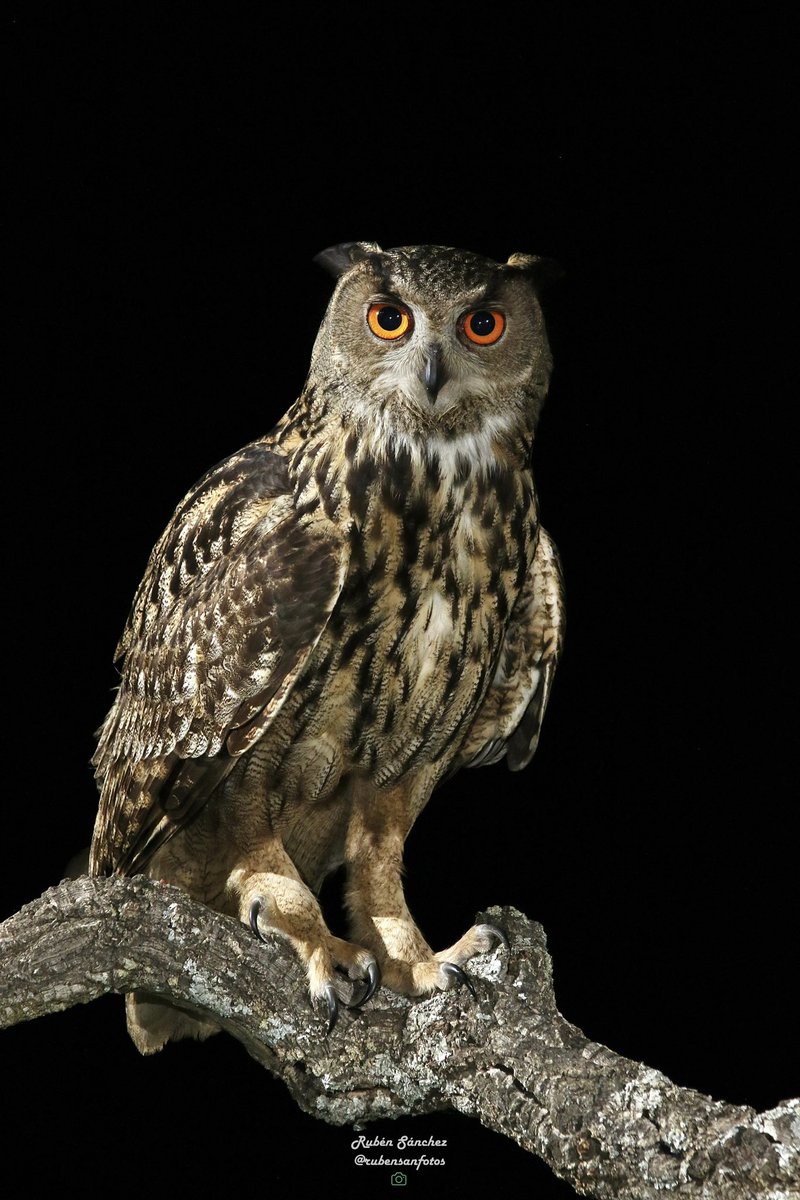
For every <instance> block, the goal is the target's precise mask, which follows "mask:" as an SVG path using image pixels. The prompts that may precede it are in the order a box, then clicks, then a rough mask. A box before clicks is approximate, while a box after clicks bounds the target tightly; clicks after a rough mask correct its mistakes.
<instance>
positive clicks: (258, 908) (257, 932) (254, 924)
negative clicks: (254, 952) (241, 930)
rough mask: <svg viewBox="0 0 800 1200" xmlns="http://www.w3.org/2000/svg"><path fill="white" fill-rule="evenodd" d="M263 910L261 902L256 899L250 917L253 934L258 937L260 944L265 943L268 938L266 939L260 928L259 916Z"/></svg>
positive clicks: (251, 906) (251, 907)
mask: <svg viewBox="0 0 800 1200" xmlns="http://www.w3.org/2000/svg"><path fill="white" fill-rule="evenodd" d="M261 909H262V903H261V900H260V899H258V897H256V899H255V900H254V901H253V903H252V904H251V905H250V916H249V919H250V928H251V929H252V931H253V933H254V934H255V935H256V937H257V938H258V940H259V941H260V942H264V941H266V938H265V937H264V935H263V933H262V932H261V930H260V929H259V928H258V914H259V913H260V912H261Z"/></svg>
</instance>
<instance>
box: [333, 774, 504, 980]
mask: <svg viewBox="0 0 800 1200" xmlns="http://www.w3.org/2000/svg"><path fill="white" fill-rule="evenodd" d="M419 784H420V781H418V785H417V787H414V786H413V785H412V786H411V787H409V786H408V785H399V786H398V787H397V788H394V789H392V790H391V791H383V792H380V793H376V792H375V790H374V789H367V787H366V786H365V785H362V787H361V788H360V789H358V790H357V791H356V792H355V794H354V797H353V805H352V810H351V816H350V824H349V827H348V836H347V844H346V861H347V868H348V886H347V905H348V909H349V912H350V923H351V934H352V937H353V939H354V940H355V941H357V942H359V943H360V944H362V945H365V946H369V947H370V949H372V950H373V951H374V952H375V955H376V956H377V959H378V963H379V964H380V968H381V974H382V978H383V982H384V983H385V984H386V986H387V987H389V988H391V989H392V990H393V991H395V992H401V993H402V994H404V995H407V996H423V995H427V994H429V993H430V992H434V991H437V990H446V989H447V988H451V987H455V986H459V985H461V984H466V985H467V987H469V989H470V991H471V992H472V993H473V995H474V994H475V991H474V988H473V986H472V984H471V982H470V980H469V978H468V977H467V975H465V973H464V971H463V970H462V969H461V968H462V966H463V964H464V963H466V962H467V961H468V960H469V959H470V958H472V957H474V955H476V954H483V953H485V952H486V951H488V950H491V949H493V948H494V947H495V946H496V945H497V943H498V941H502V942H505V941H506V939H505V936H504V935H503V934H502V933H501V931H500V930H498V929H495V928H494V926H492V925H485V924H481V925H473V926H472V928H471V929H469V930H467V932H466V933H465V934H464V936H463V937H462V938H460V939H459V940H458V941H457V942H456V943H455V944H454V945H452V946H450V947H449V948H448V949H447V950H442V951H440V952H439V953H438V954H435V953H434V952H433V950H431V948H430V946H429V945H428V943H427V942H426V941H425V938H424V937H423V936H422V934H421V933H420V931H419V929H418V927H417V924H416V922H415V921H414V918H413V917H412V916H411V913H410V912H409V910H408V906H407V904H406V899H405V894H404V892H403V881H402V869H403V868H402V856H403V846H404V844H405V840H406V837H407V835H408V833H409V831H410V829H411V826H412V824H413V823H414V819H415V817H416V816H417V813H418V812H419V810H420V808H421V807H422V804H424V801H425V800H426V799H427V796H428V795H429V792H430V787H429V786H428V787H427V788H424V789H422V788H420V786H419ZM421 794H422V796H424V798H423V799H422V804H421V803H420V795H421ZM506 944H507V943H506Z"/></svg>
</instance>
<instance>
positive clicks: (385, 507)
mask: <svg viewBox="0 0 800 1200" xmlns="http://www.w3.org/2000/svg"><path fill="white" fill-rule="evenodd" d="M318 261H319V262H320V263H321V265H322V266H324V267H326V268H327V269H328V270H330V271H331V273H332V274H333V275H334V276H335V277H336V279H337V283H336V287H335V289H334V292H333V295H332V298H331V300H330V303H329V306H328V309H327V312H326V314H325V316H324V318H323V321H322V324H321V327H320V330H319V333H318V336H317V339H316V342H315V345H314V348H313V352H312V357H311V365H310V369H309V373H308V378H307V381H306V383H305V386H304V388H303V391H302V394H301V395H300V397H299V399H298V400H296V402H295V403H294V404H293V405H292V406H291V407H290V408H289V410H288V412H287V413H286V415H285V416H284V417H283V418H282V419H281V420H280V421H279V422H278V424H277V425H276V427H275V428H274V429H273V430H272V432H271V433H269V434H267V435H266V436H265V437H262V438H260V439H258V440H257V441H255V442H253V443H251V444H250V445H248V446H246V447H245V448H244V449H243V450H241V451H239V452H238V453H237V454H234V455H232V456H231V457H230V458H228V459H226V460H225V461H224V462H222V463H220V464H219V465H218V466H216V467H214V468H213V469H212V470H211V471H209V472H208V474H207V475H205V476H204V478H202V479H201V480H200V482H199V483H198V484H197V485H196V486H195V487H194V488H192V490H191V491H190V492H189V493H188V495H187V496H186V497H185V499H184V500H183V501H182V502H181V503H180V505H179V506H178V508H177V509H176V511H175V514H174V516H173V518H172V520H171V521H170V523H169V525H168V526H167V529H166V530H165V532H164V533H163V535H162V537H161V539H160V540H159V542H158V543H157V545H156V547H155V549H154V550H153V553H152V555H151V558H150V562H149V564H148V567H147V570H146V572H145V576H144V578H143V580H142V582H141V584H140V586H139V589H138V591H137V593H136V596H135V599H134V602H133V607H132V611H131V614H130V617H129V620H128V624H127V627H126V629H125V631H124V633H123V635H122V639H121V641H120V643H119V646H118V651H117V654H118V657H119V658H120V659H121V681H120V685H119V689H118V692H117V695H116V698H115V701H114V705H113V707H112V709H111V711H110V712H109V714H108V717H107V718H106V720H105V723H104V725H103V727H102V730H101V732H100V737H99V743H98V748H97V752H96V754H95V757H94V759H93V763H94V765H95V767H96V773H97V780H98V785H99V789H100V803H99V811H98V816H97V822H96V825H95V830H94V836H93V841H92V848H91V870H92V872H93V873H94V874H98V875H102V874H108V873H111V872H115V873H117V874H119V875H135V874H138V873H145V874H147V875H149V876H151V877H152V878H154V879H159V880H166V881H168V882H170V883H172V884H175V885H177V886H179V887H181V888H184V889H185V890H186V891H187V892H188V893H189V894H190V895H192V896H193V897H194V898H195V899H197V900H200V901H202V902H204V903H206V904H208V905H210V906H211V907H212V908H215V909H218V910H219V911H221V912H225V913H229V914H233V915H235V916H237V917H238V918H239V919H241V920H242V921H244V922H249V924H250V926H251V927H252V929H253V932H254V934H256V935H257V936H259V937H262V938H263V935H264V934H265V933H266V931H268V930H273V931H276V932H278V933H279V934H281V935H282V936H283V937H285V938H287V939H288V940H289V942H290V943H291V944H292V945H293V946H294V948H295V950H296V952H297V954H298V955H299V956H300V959H301V960H302V962H303V964H304V966H305V969H306V972H307V978H308V986H309V990H310V994H311V997H312V999H313V1000H314V1001H317V1002H318V1003H319V1004H321V1006H322V1008H323V1011H325V1012H326V1013H327V1014H328V1020H329V1024H330V1025H332V1024H333V1021H334V1020H335V1017H336V1013H337V1010H338V1004H339V1003H347V1004H351V1005H356V1004H362V1003H364V1001H365V1000H366V999H367V998H368V997H369V996H371V995H372V994H373V992H374V990H375V988H376V987H377V986H378V984H379V983H380V982H382V983H383V984H384V985H386V986H387V987H389V988H392V989H394V990H395V991H398V992H400V993H404V994H406V995H414V996H420V995H425V994H428V993H430V992H432V991H434V990H435V989H437V988H439V989H445V988H449V987H452V986H454V985H455V984H457V983H463V982H466V976H465V973H464V971H463V969H462V968H463V966H464V964H465V963H466V962H467V961H468V960H469V959H470V958H471V957H472V956H473V955H475V954H477V953H480V952H482V951H485V950H487V949H489V948H490V947H491V946H492V945H493V944H494V941H493V939H494V938H495V937H497V936H501V935H500V934H499V933H498V931H496V930H494V929H493V928H492V927H491V926H487V925H476V926H473V927H472V928H471V929H469V930H468V931H467V932H466V933H465V934H464V935H463V937H461V938H460V939H459V940H458V941H456V942H455V943H454V944H453V945H452V946H450V947H448V948H447V949H445V950H442V951H439V952H438V953H434V952H433V951H432V950H431V948H430V947H429V945H428V944H427V942H426V941H425V938H424V937H423V935H422V934H421V932H420V931H419V929H418V928H417V926H416V924H415V923H414V920H413V918H412V916H411V914H410V912H409V910H408V907H407V906H406V902H405V898H404V894H403V885H402V881H401V872H402V854H403V845H404V842H405V839H406V837H407V835H408V832H409V830H410V829H411V826H412V825H413V823H414V821H415V819H416V818H417V816H418V815H419V813H420V812H421V810H422V809H423V808H424V806H425V805H426V804H427V802H428V800H429V798H430V796H431V794H432V792H433V791H434V790H435V788H436V787H437V786H438V785H439V784H440V783H441V782H442V781H443V780H444V779H445V778H448V777H449V776H451V775H452V774H453V773H454V772H455V771H457V770H458V769H459V768H461V767H472V766H477V765H480V764H483V763H493V762H496V761H498V760H499V759H501V758H502V757H504V756H505V757H506V759H507V762H508V765H509V767H510V768H511V769H512V770H518V769H519V768H521V767H523V766H525V765H526V763H527V762H528V761H529V760H530V758H531V756H532V754H533V752H534V750H535V748H536V744H537V741H538V738H539V729H540V725H541V721H542V716H543V713H544V709H545V705H546V703H547V698H548V694H549V691H550V686H551V682H552V678H553V673H554V670H555V666H556V662H557V659H558V655H559V651H560V647H561V641H562V633H563V615H562V614H563V606H562V591H561V574H560V569H559V563H558V556H557V553H556V550H555V547H554V545H553V543H552V541H551V540H550V538H549V537H548V535H547V534H546V533H545V531H544V530H543V529H542V527H541V525H540V524H539V521H538V516H537V503H536V493H535V489H534V481H533V475H532V473H531V450H532V443H533V436H534V430H535V427H536V422H537V418H538V416H539V411H540V409H541V406H542V403H543V401H544V398H545V394H546V391H547V386H548V380H549V376H550V370H551V358H550V352H549V348H548V342H547V337H546V332H545V326H544V321H543V317H542V311H541V308H540V304H539V300H538V292H539V286H540V283H541V280H542V278H543V277H544V275H545V273H546V271H547V263H546V260H542V259H539V258H537V257H535V256H532V255H527V254H514V255H512V256H511V258H509V260H508V262H507V263H503V264H500V263H497V262H493V261H491V260H489V259H486V258H483V257H480V256H478V255H476V254H472V253H468V252H466V251H461V250H454V249H450V248H444V247H438V246H411V247H403V248H399V249H393V250H382V249H381V247H380V246H378V245H376V244H374V243H368V242H354V243H345V244H343V245H340V246H335V247H332V248H331V249H329V250H326V251H323V253H322V254H320V255H319V256H318ZM340 866H344V868H345V870H346V878H347V882H346V893H345V894H346V905H347V911H348V913H349V920H350V940H344V939H342V938H339V937H335V936H334V935H333V934H332V933H331V932H330V930H329V929H328V928H327V926H326V923H325V920H324V918H323V915H322V912H321V909H320V906H319V903H318V900H317V896H316V893H317V892H318V890H319V888H320V886H321V884H322V882H323V880H324V878H325V877H326V876H327V875H328V874H329V873H330V872H331V871H333V870H335V869H336V868H338V867H340ZM127 1014H128V1028H129V1030H130V1033H131V1036H132V1037H133V1039H134V1041H135V1043H136V1045H137V1046H138V1047H139V1049H140V1050H142V1051H143V1052H145V1053H148V1052H152V1051H154V1050H158V1049H160V1048H161V1047H162V1046H163V1045H164V1044H165V1042H166V1041H167V1040H169V1039H170V1038H178V1037H184V1036H196V1037H204V1036H206V1035H207V1034H209V1033H211V1032H213V1031H214V1029H215V1026H213V1025H212V1024H211V1023H210V1022H208V1021H204V1020H203V1019H201V1018H200V1017H199V1016H197V1014H189V1013H185V1012H180V1011H178V1010H176V1009H175V1008H173V1007H171V1006H169V1005H167V1004H165V1003H163V1002H161V1001H160V1000H159V999H158V997H156V996H151V995H146V994H143V993H137V994H135V995H133V996H129V997H128V999H127Z"/></svg>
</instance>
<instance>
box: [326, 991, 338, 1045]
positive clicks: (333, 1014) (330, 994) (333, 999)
mask: <svg viewBox="0 0 800 1200" xmlns="http://www.w3.org/2000/svg"><path fill="white" fill-rule="evenodd" d="M325 1002H326V1003H327V1005H328V1028H327V1030H326V1036H327V1035H328V1034H330V1033H331V1032H332V1031H333V1027H334V1025H335V1024H336V1018H337V1017H338V1016H339V997H338V996H337V995H336V991H335V989H334V986H333V984H332V983H326V984H325Z"/></svg>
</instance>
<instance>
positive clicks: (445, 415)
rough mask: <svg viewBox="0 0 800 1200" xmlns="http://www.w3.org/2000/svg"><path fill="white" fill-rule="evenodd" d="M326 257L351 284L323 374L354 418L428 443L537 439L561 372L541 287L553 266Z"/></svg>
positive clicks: (341, 287)
mask: <svg viewBox="0 0 800 1200" xmlns="http://www.w3.org/2000/svg"><path fill="white" fill-rule="evenodd" d="M319 260H320V261H321V262H322V263H323V265H326V266H328V267H330V268H331V269H333V270H334V272H335V273H337V274H339V275H340V278H339V283H338V285H337V288H336V290H335V292H334V295H333V297H332V299H331V302H330V305H329V307H328V311H327V313H326V316H325V319H324V321H323V323H322V327H321V329H320V333H319V337H318V339H317V343H316V346H315V352H314V358H313V361H312V376H317V378H319V377H320V376H321V375H322V374H324V376H325V378H326V381H327V383H331V381H332V380H333V381H335V383H334V391H335V392H336V395H337V399H338V402H339V404H340V405H341V406H342V408H343V410H344V411H345V412H346V413H347V415H348V416H349V417H350V418H351V419H353V420H355V421H356V422H364V421H369V420H370V419H371V418H372V419H379V420H380V423H381V425H382V427H383V429H384V430H387V429H388V431H389V432H391V431H392V430H394V431H396V432H398V433H404V434H420V435H423V436H424V435H427V436H430V435H431V434H436V433H440V434H445V435H450V436H453V435H455V434H462V433H475V432H477V431H478V430H479V429H482V428H484V427H485V426H486V425H487V424H488V423H491V424H492V425H497V423H498V422H504V421H508V422H509V423H511V422H512V421H513V422H514V423H519V424H521V425H523V426H524V427H527V429H529V431H531V432H532V430H533V427H534V425H535V422H536V419H537V417H538V413H539V409H540V407H541V403H542V400H543V398H544V394H545V392H546V389H547V382H548V378H549V374H550V367H551V359H550V352H549V348H548V344H547V337H546V333H545V327H544V320H543V317H542V312H541V308H540V306H539V301H538V299H537V295H536V290H535V273H536V271H535V268H536V264H537V263H539V262H540V261H541V260H538V259H534V258H532V257H530V256H524V255H513V256H512V258H511V259H510V260H509V262H508V263H505V264H500V263H496V262H493V261H492V260H490V259H486V258H481V257H480V256H478V255H475V254H471V253H468V252H466V251H462V250H453V249H449V248H446V247H440V246H410V247H402V248H400V249H395V250H386V251H384V250H381V249H380V247H378V246H375V245H373V244H372V243H361V242H360V243H354V244H348V245H346V246H345V247H335V248H333V249H332V250H331V251H325V252H323V254H322V255H320V256H319Z"/></svg>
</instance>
